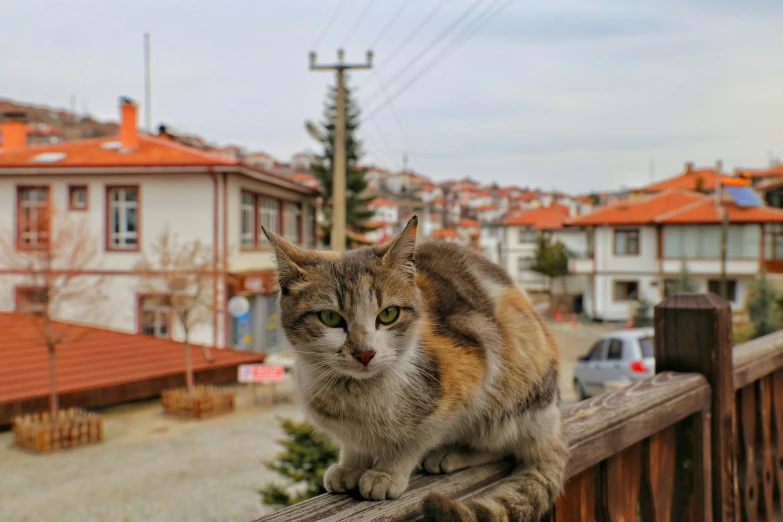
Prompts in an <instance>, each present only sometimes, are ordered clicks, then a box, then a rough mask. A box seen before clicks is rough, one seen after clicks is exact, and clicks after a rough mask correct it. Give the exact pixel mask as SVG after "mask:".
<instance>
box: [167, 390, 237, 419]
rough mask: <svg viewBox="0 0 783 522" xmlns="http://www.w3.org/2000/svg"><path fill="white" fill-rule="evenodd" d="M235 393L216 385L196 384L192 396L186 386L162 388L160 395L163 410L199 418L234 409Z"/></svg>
mask: <svg viewBox="0 0 783 522" xmlns="http://www.w3.org/2000/svg"><path fill="white" fill-rule="evenodd" d="M235 398H236V393H235V392H233V391H229V390H224V389H221V388H218V387H216V386H196V389H195V390H194V392H193V396H192V397H188V390H187V389H186V388H174V389H171V390H164V391H163V392H162V393H161V395H160V402H161V403H162V404H163V411H164V412H166V413H170V414H172V415H179V416H181V417H188V418H192V419H201V418H203V417H210V416H212V415H218V414H221V413H226V412H230V411H234V402H235Z"/></svg>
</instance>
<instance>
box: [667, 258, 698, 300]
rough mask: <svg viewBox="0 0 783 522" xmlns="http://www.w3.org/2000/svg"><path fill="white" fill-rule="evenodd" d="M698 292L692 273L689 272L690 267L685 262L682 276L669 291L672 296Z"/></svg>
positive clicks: (681, 270) (681, 271)
mask: <svg viewBox="0 0 783 522" xmlns="http://www.w3.org/2000/svg"><path fill="white" fill-rule="evenodd" d="M696 290H697V289H696V281H694V280H693V278H692V277H691V273H690V272H689V271H688V265H687V264H686V263H685V262H684V261H683V263H682V268H681V269H680V276H679V277H678V278H677V279H675V280H674V281H673V282H672V284H671V285H670V286H669V291H670V292H671V293H672V294H679V293H683V292H695V291H696Z"/></svg>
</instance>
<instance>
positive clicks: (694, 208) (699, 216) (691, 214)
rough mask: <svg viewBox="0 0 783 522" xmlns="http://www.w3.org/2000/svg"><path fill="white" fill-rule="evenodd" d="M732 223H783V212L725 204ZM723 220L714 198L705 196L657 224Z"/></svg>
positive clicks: (664, 216)
mask: <svg viewBox="0 0 783 522" xmlns="http://www.w3.org/2000/svg"><path fill="white" fill-rule="evenodd" d="M722 206H723V208H725V209H726V210H727V211H728V213H729V221H730V222H731V223H783V210H780V209H777V208H772V207H739V206H737V205H736V204H734V203H726V202H724V203H723V205H722ZM722 220H723V215H722V212H721V211H720V208H719V207H717V206H716V205H715V197H714V196H705V197H704V198H702V199H701V200H700V201H695V202H693V203H691V204H689V205H685V206H684V207H682V208H679V209H676V210H672V211H671V212H666V213H664V214H661V215H660V216H658V217H657V218H656V219H655V222H656V223H661V224H666V225H678V224H679V225H685V224H690V223H703V224H709V223H720V222H721V221H722Z"/></svg>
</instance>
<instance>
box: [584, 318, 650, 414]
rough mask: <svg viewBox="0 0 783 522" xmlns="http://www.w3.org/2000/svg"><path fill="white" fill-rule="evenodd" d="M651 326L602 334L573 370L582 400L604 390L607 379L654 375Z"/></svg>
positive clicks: (616, 379)
mask: <svg viewBox="0 0 783 522" xmlns="http://www.w3.org/2000/svg"><path fill="white" fill-rule="evenodd" d="M654 335H655V330H654V329H653V328H630V329H628V330H618V331H616V332H612V333H608V334H605V335H603V336H601V337H600V338H599V339H598V341H596V343H595V344H594V345H593V346H592V348H591V349H590V352H589V353H588V354H587V355H584V356H582V357H580V358H579V360H578V361H577V363H576V368H575V369H574V388H575V389H576V393H577V395H579V397H580V398H581V399H583V400H584V399H587V398H589V397H593V396H595V395H599V394H601V393H603V392H604V391H605V386H604V383H606V382H607V381H626V382H627V381H640V380H642V379H646V378H648V377H652V376H653V375H654V374H655V358H654V346H655V344H654V341H653V336H654Z"/></svg>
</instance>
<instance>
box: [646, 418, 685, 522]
mask: <svg viewBox="0 0 783 522" xmlns="http://www.w3.org/2000/svg"><path fill="white" fill-rule="evenodd" d="M676 445H677V435H676V426H670V427H668V428H666V429H664V430H662V431H659V432H658V433H656V434H655V435H653V436H652V437H650V438H649V439H647V440H646V441H644V442H643V443H642V490H641V497H640V511H641V515H642V522H670V521H671V514H672V501H673V496H674V495H673V493H674V476H675V471H676V468H677V462H676V460H675V459H676V456H677V455H676Z"/></svg>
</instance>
